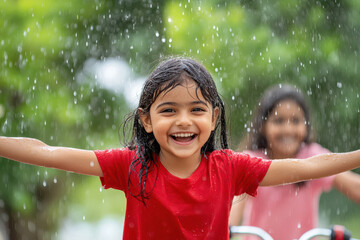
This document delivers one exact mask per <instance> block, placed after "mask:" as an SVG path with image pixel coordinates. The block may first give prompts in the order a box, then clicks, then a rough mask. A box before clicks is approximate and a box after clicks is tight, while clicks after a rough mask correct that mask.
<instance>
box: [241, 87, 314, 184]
mask: <svg viewBox="0 0 360 240" xmlns="http://www.w3.org/2000/svg"><path fill="white" fill-rule="evenodd" d="M283 100H293V101H295V102H296V103H297V104H298V105H299V106H300V107H301V108H302V110H303V112H304V116H305V124H306V136H305V139H304V143H305V144H309V143H311V142H312V141H311V122H310V109H309V106H308V104H307V101H306V99H305V96H304V95H303V93H302V92H301V91H300V90H299V89H298V88H296V87H295V86H291V85H288V84H285V85H283V84H279V85H275V86H273V87H270V88H269V89H267V90H266V91H265V92H264V94H263V96H262V98H261V99H260V101H259V105H258V107H257V110H256V113H255V115H254V118H253V121H252V124H251V128H250V133H249V138H248V144H247V149H249V150H258V149H266V147H267V145H268V143H267V140H266V136H264V134H262V132H261V129H262V127H263V125H264V123H265V121H266V120H267V119H268V116H269V115H270V114H271V112H272V111H273V110H274V108H275V107H276V105H277V104H278V103H279V102H281V101H283ZM305 184H306V181H304V182H298V183H295V184H294V185H295V186H297V187H302V186H304V185H305Z"/></svg>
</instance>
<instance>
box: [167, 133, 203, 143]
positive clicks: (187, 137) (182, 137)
mask: <svg viewBox="0 0 360 240" xmlns="http://www.w3.org/2000/svg"><path fill="white" fill-rule="evenodd" d="M196 136H197V135H196V134H194V133H176V134H172V135H171V137H172V139H174V140H175V141H178V142H189V141H191V140H193V139H194V138H195V137H196Z"/></svg>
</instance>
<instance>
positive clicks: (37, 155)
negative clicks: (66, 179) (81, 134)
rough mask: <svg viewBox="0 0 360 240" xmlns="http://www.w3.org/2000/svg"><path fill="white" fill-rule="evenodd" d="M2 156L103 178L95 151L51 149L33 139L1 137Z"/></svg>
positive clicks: (0, 148) (0, 152)
mask: <svg viewBox="0 0 360 240" xmlns="http://www.w3.org/2000/svg"><path fill="white" fill-rule="evenodd" d="M0 156H2V157H5V158H8V159H12V160H15V161H18V162H23V163H27V164H32V165H37V166H44V167H50V168H57V169H62V170H66V171H71V172H76V173H80V174H86V175H94V176H103V173H102V170H101V168H100V165H99V163H98V160H97V158H96V156H95V153H94V152H93V151H89V150H81V149H75V148H65V147H51V146H48V145H46V144H45V143H43V142H41V141H39V140H37V139H32V138H9V137H0Z"/></svg>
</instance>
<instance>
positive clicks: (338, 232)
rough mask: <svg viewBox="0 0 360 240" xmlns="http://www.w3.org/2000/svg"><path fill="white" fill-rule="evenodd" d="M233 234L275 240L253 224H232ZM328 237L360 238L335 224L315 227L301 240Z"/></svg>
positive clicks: (345, 239)
mask: <svg viewBox="0 0 360 240" xmlns="http://www.w3.org/2000/svg"><path fill="white" fill-rule="evenodd" d="M232 234H251V235H255V236H258V237H260V238H261V239H262V240H274V239H273V238H272V237H271V236H270V234H268V233H267V232H266V231H264V230H263V229H261V228H259V227H253V226H230V235H232ZM321 236H322V237H328V238H329V239H330V240H338V239H341V240H360V239H356V238H351V234H350V233H349V232H348V231H347V230H346V229H345V228H344V227H343V226H339V225H335V226H333V227H332V228H330V229H328V228H314V229H311V230H309V231H307V232H305V233H304V234H303V235H302V236H301V237H300V238H299V240H311V239H313V238H314V237H321Z"/></svg>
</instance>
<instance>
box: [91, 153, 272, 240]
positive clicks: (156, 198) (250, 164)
mask: <svg viewBox="0 0 360 240" xmlns="http://www.w3.org/2000/svg"><path fill="white" fill-rule="evenodd" d="M95 154H96V156H97V158H98V161H99V164H100V166H101V169H102V171H103V174H104V177H102V178H101V182H102V185H103V187H104V188H105V189H106V188H115V189H119V190H122V191H124V192H125V195H126V198H127V206H126V214H125V223H124V236H123V239H131V240H132V239H177V240H178V239H197V240H198V239H229V231H228V219H229V212H230V208H231V205H232V200H233V197H234V195H240V194H242V193H247V194H250V195H252V196H255V195H256V191H257V187H258V185H259V183H260V182H261V181H262V179H263V178H264V176H265V174H266V172H267V170H268V168H269V166H270V163H271V161H268V160H262V159H261V158H252V157H250V156H249V155H247V154H242V153H236V152H233V151H231V150H216V151H213V152H212V153H209V154H207V155H206V156H205V157H203V158H202V160H201V163H200V165H199V167H198V168H197V169H196V170H195V172H194V173H193V174H192V175H191V176H190V177H188V178H186V179H181V178H178V177H176V176H174V175H172V174H171V173H169V172H168V171H167V170H166V169H165V168H164V167H163V166H162V164H161V162H160V161H159V160H158V158H157V157H156V161H157V163H158V164H157V165H158V166H159V167H158V171H157V170H156V168H155V169H154V170H153V171H151V172H150V173H149V175H148V178H147V183H146V184H147V189H148V190H150V189H152V188H153V190H152V194H151V196H150V198H149V199H148V200H146V202H145V203H146V205H144V204H143V203H142V202H140V201H139V200H137V199H135V198H134V197H132V196H131V194H130V193H129V191H128V174H129V165H130V163H131V161H132V160H133V157H134V155H135V152H134V151H130V150H128V149H126V148H124V149H112V150H104V151H95ZM131 181H132V183H133V184H134V185H135V186H137V185H138V181H139V180H138V178H137V176H135V174H134V173H133V174H132V175H131ZM155 181H156V185H155V186H154V183H155ZM132 188H133V187H132Z"/></svg>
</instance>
